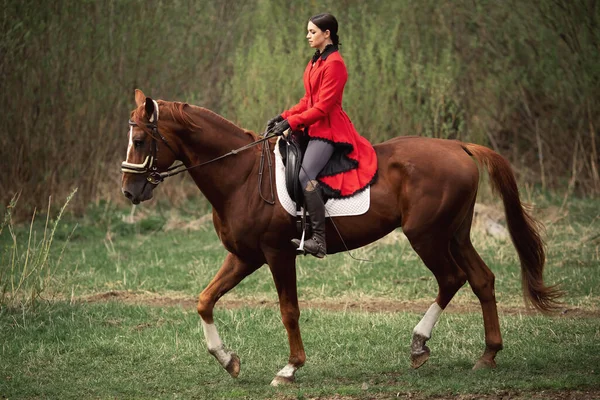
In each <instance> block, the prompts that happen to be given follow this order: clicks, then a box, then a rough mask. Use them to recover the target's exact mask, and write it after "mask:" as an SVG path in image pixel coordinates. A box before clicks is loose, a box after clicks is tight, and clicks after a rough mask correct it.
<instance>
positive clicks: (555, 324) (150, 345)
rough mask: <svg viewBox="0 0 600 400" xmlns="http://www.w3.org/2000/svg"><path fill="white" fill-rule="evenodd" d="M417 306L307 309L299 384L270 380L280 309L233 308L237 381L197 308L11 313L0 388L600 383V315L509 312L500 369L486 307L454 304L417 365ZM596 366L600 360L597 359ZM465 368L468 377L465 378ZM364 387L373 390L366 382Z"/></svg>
mask: <svg viewBox="0 0 600 400" xmlns="http://www.w3.org/2000/svg"><path fill="white" fill-rule="evenodd" d="M418 319H419V316H418V315H416V314H414V313H395V314H388V313H375V314H373V313H334V312H324V311H319V310H307V311H304V312H303V314H302V317H301V324H302V328H303V332H304V341H305V346H306V348H307V352H308V363H307V365H306V366H305V368H303V369H301V370H300V372H299V373H298V384H297V385H295V386H292V387H290V388H283V389H274V388H270V387H269V386H268V383H269V381H270V379H271V378H272V377H273V376H274V374H275V372H276V371H277V370H278V369H279V368H281V367H282V366H283V364H284V363H285V360H286V359H287V340H286V337H285V333H284V330H283V328H282V325H281V322H280V318H279V313H278V311H277V310H276V309H251V308H245V309H241V310H235V311H233V310H226V311H221V312H219V313H218V320H217V323H218V324H219V327H220V329H221V333H222V337H223V339H224V341H225V343H226V344H227V345H228V346H231V347H232V348H233V349H235V350H236V351H237V352H238V354H239V355H240V356H241V358H242V374H241V375H240V377H239V378H238V379H237V380H232V379H231V378H230V377H229V376H228V375H227V373H226V372H225V371H224V370H222V368H221V367H220V366H219V365H218V364H217V363H216V361H215V360H214V359H213V358H212V357H210V356H209V355H208V353H207V352H206V346H205V344H204V341H203V335H202V332H201V327H200V324H199V319H198V317H197V315H196V313H195V311H194V310H185V309H181V308H176V307H171V308H165V309H160V308H153V307H145V306H132V305H124V304H121V303H118V302H110V303H108V304H88V305H81V304H78V305H68V304H64V303H62V304H56V305H53V306H50V307H49V308H47V309H46V310H45V312H43V313H37V314H22V313H14V314H13V313H5V314H4V315H3V320H4V321H5V322H7V323H4V324H2V328H1V334H2V337H4V338H5V339H6V341H5V343H4V345H3V346H2V359H3V360H4V362H3V363H2V367H0V374H1V375H0V376H1V377H2V378H1V379H0V394H2V395H4V396H6V397H8V398H34V397H49V398H76V397H82V396H83V397H84V398H90V397H93V398H97V397H99V398H105V397H119V398H173V397H183V398H202V399H218V398H223V399H226V398H267V397H276V396H277V395H278V394H279V395H281V394H283V395H284V396H289V397H292V398H301V396H305V397H307V398H311V397H315V396H332V395H334V394H336V393H337V394H344V395H349V396H358V397H364V396H367V395H371V396H372V395H374V394H376V393H387V394H392V393H397V392H401V393H420V394H424V395H433V394H436V395H451V394H456V393H465V392H466V393H490V392H491V393H494V392H499V391H505V390H525V391H539V390H556V389H569V388H579V389H585V388H594V387H598V384H600V369H599V368H598V366H600V345H599V341H598V339H599V337H600V332H599V328H598V323H597V322H598V321H597V319H587V318H577V319H573V318H543V317H523V316H508V315H505V316H503V318H502V329H503V331H504V332H505V341H506V343H507V344H508V345H507V347H506V349H505V350H504V351H503V352H501V353H500V355H499V356H498V362H499V365H500V366H499V368H497V369H496V370H493V371H477V372H472V371H471V370H470V369H471V367H472V364H473V361H474V360H476V358H477V357H478V356H479V355H480V352H481V350H482V337H481V330H482V328H481V317H480V315H478V314H447V315H445V316H444V317H443V318H442V320H441V321H440V323H439V324H438V326H437V328H436V331H435V338H434V339H432V341H431V345H432V357H431V359H430V361H429V362H428V364H426V366H424V367H423V368H422V369H420V370H416V371H414V370H411V369H410V367H409V366H408V354H409V348H408V345H409V343H410V334H411V329H412V327H413V326H414V324H415V323H416V322H417V321H418ZM594 366H595V367H594ZM457 377H460V378H459V379H457ZM365 387H366V389H365Z"/></svg>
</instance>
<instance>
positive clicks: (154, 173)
mask: <svg viewBox="0 0 600 400" xmlns="http://www.w3.org/2000/svg"><path fill="white" fill-rule="evenodd" d="M155 113H156V112H155ZM153 120H154V121H156V118H153ZM129 126H130V127H131V128H133V127H134V126H139V125H138V123H137V122H135V121H134V120H131V119H130V120H129ZM146 128H147V129H149V130H150V132H151V133H150V137H151V138H152V150H151V151H150V154H149V155H147V156H146V158H145V159H144V162H143V163H141V164H134V163H129V162H127V161H123V162H122V163H121V172H123V173H129V174H146V173H147V174H148V176H147V177H146V180H147V181H148V182H150V183H151V184H153V185H158V184H159V183H161V182H162V181H164V180H165V178H166V177H168V176H172V175H176V174H178V173H179V172H183V171H184V170H181V171H179V172H178V170H179V169H180V168H182V167H183V164H177V165H173V166H171V167H169V168H167V169H166V170H165V171H164V172H159V171H158V167H157V166H156V163H157V161H158V144H157V142H158V140H157V139H156V137H157V136H158V137H159V138H160V140H162V142H163V143H164V144H165V146H167V148H168V149H169V150H170V151H171V153H173V154H174V155H175V154H176V153H175V151H174V150H173V149H172V148H171V146H169V143H168V142H167V139H165V137H164V136H163V135H162V134H161V133H160V132H159V131H158V126H157V125H156V123H155V122H150V123H149V124H146Z"/></svg>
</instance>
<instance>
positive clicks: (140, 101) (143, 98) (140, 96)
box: [135, 89, 146, 107]
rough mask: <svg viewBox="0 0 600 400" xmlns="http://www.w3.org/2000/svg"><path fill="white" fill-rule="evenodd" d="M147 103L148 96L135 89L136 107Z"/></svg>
mask: <svg viewBox="0 0 600 400" xmlns="http://www.w3.org/2000/svg"><path fill="white" fill-rule="evenodd" d="M144 101H146V95H145V94H144V92H142V91H141V90H140V89H135V105H136V106H138V107H139V106H141V105H142V104H144Z"/></svg>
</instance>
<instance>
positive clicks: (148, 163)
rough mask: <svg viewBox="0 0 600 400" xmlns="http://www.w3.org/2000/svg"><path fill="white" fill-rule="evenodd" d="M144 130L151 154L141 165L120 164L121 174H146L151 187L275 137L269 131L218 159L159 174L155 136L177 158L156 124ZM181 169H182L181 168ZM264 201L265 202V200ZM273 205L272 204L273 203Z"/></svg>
mask: <svg viewBox="0 0 600 400" xmlns="http://www.w3.org/2000/svg"><path fill="white" fill-rule="evenodd" d="M153 119H154V120H157V119H158V118H153ZM129 126H130V127H134V126H139V125H138V123H137V122H135V121H133V120H131V119H130V120H129ZM146 128H148V129H150V130H151V132H152V133H149V135H150V137H151V138H152V153H151V154H150V155H148V156H146V159H145V160H144V162H143V163H141V164H132V163H128V162H127V161H123V162H122V163H121V172H123V173H131V174H145V173H148V176H147V177H146V180H147V181H148V182H150V183H151V184H153V185H158V184H159V183H161V182H162V181H164V180H165V179H166V178H168V177H170V176H175V175H178V174H180V173H182V172H186V171H189V170H191V169H194V168H199V167H203V166H205V165H207V164H210V163H213V162H215V161H218V160H221V159H223V158H225V157H229V156H233V155H236V154H238V153H239V152H241V151H244V150H247V149H249V148H251V147H254V146H256V145H257V144H260V143H263V142H265V141H267V140H269V139H271V138H273V137H276V136H277V135H268V134H269V131H267V132H265V133H263V134H262V135H261V136H263V135H267V136H265V137H263V138H262V139H259V140H257V141H254V142H252V143H249V144H247V145H245V146H242V147H240V148H238V149H234V150H231V151H230V152H229V153H226V154H223V155H221V156H219V157H216V158H213V159H212V160H208V161H205V162H203V163H200V164H196V165H192V166H191V167H185V166H184V165H183V164H177V165H173V166H171V167H169V168H167V169H166V170H165V171H163V172H159V171H158V168H157V167H156V162H157V161H158V145H157V141H158V139H157V138H156V136H158V137H160V139H161V140H162V142H163V143H164V144H165V146H167V148H168V149H169V150H170V151H171V153H173V155H175V156H177V154H176V153H175V151H174V150H173V149H172V148H171V146H169V143H168V142H167V139H165V137H164V136H163V135H162V134H161V133H160V132H159V131H158V126H157V124H156V123H154V122H151V123H149V124H146ZM264 156H265V152H264V151H263V154H262V157H264ZM263 165H264V163H263V160H262V159H261V166H263ZM182 167H183V168H182ZM269 167H271V160H270V158H269ZM260 178H261V180H260V181H259V185H260V182H262V171H261V172H260ZM261 197H262V193H261ZM263 199H264V198H263ZM265 201H267V200H266V199H265ZM267 202H268V203H271V202H270V201H267ZM273 204H274V203H273Z"/></svg>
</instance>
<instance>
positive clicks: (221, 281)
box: [122, 90, 560, 385]
mask: <svg viewBox="0 0 600 400" xmlns="http://www.w3.org/2000/svg"><path fill="white" fill-rule="evenodd" d="M135 101H136V104H137V108H135V109H134V110H133V111H132V112H131V120H130V126H131V128H130V131H129V146H128V149H127V159H126V161H125V162H123V164H122V170H123V181H122V190H123V193H124V194H125V196H127V198H128V199H129V200H131V201H132V202H133V203H134V204H138V203H139V202H141V201H145V200H148V199H150V198H152V191H153V190H154V188H156V186H157V185H158V183H160V182H161V181H162V178H163V177H164V176H166V175H169V174H170V172H169V171H170V170H169V167H170V166H171V165H172V164H173V163H174V161H176V160H180V161H181V162H182V163H183V165H184V166H185V167H187V168H186V169H188V168H190V167H192V168H191V169H189V171H188V173H189V174H190V175H191V177H192V179H193V180H194V182H195V183H196V185H197V186H198V188H199V189H200V191H202V193H203V194H204V196H205V197H206V198H207V199H208V201H210V203H211V204H212V208H213V223H214V227H215V230H216V232H217V234H218V236H219V239H220V240H221V242H222V243H223V246H224V247H225V248H226V249H227V251H228V254H227V256H226V257H225V260H224V262H223V265H222V266H221V268H220V269H219V271H218V272H217V274H216V275H215V276H214V278H213V279H212V281H211V282H210V283H209V284H208V286H207V287H206V288H205V289H204V290H203V291H202V293H200V296H199V298H198V313H199V314H200V317H201V322H202V326H203V329H204V335H205V339H206V343H207V347H208V351H209V352H210V353H211V354H212V355H213V356H215V358H216V359H217V360H218V361H219V363H220V364H221V365H222V366H223V367H224V368H225V369H226V370H227V372H229V374H230V375H231V376H233V377H237V375H238V374H239V371H240V359H239V358H238V356H237V355H236V354H235V353H234V352H233V351H231V350H228V349H227V348H226V347H225V346H224V345H223V343H222V341H221V339H220V337H219V335H218V333H217V328H216V327H215V323H214V318H213V309H214V307H215V304H216V303H217V301H218V300H219V299H220V298H221V296H223V295H224V294H225V293H227V292H228V291H229V290H231V289H233V288H234V287H235V286H236V285H237V284H238V283H240V281H242V279H244V278H245V277H246V276H248V275H250V274H251V273H253V272H254V271H256V270H257V269H258V268H260V267H261V266H262V265H263V264H265V263H266V264H268V266H269V268H270V270H271V273H272V275H273V279H274V281H275V286H276V288H277V294H278V295H279V308H280V311H281V317H282V321H283V325H284V326H285V329H286V330H287V335H288V340H289V347H290V357H289V360H288V364H287V365H286V366H285V367H283V368H282V369H281V370H280V371H279V372H278V373H277V374H276V376H275V378H274V379H273V381H272V382H271V384H272V385H279V384H283V383H289V382H292V381H293V380H294V377H295V373H296V371H297V370H298V368H300V367H301V366H302V365H303V364H304V362H305V360H306V355H305V353H304V347H303V344H302V338H301V336H300V327H299V323H298V319H299V316H300V310H299V307H298V296H297V288H296V250H295V248H294V247H293V246H292V244H291V243H290V240H291V239H292V238H294V237H295V235H296V224H295V221H294V218H293V217H292V216H290V215H289V214H288V213H287V212H286V211H285V210H284V209H283V207H281V205H280V204H279V202H278V199H277V197H276V196H274V200H275V202H274V204H273V203H272V202H268V201H265V196H263V193H265V192H268V190H269V189H268V186H269V185H268V183H269V182H268V181H269V179H261V177H260V175H261V172H262V170H263V169H264V162H265V160H264V159H263V160H261V155H264V152H261V151H260V148H261V146H264V145H268V146H269V150H270V151H269V152H268V157H273V152H272V149H273V146H274V141H273V140H271V141H266V142H264V143H263V144H261V145H259V146H253V147H251V148H250V147H249V145H250V144H252V143H254V142H256V141H257V140H258V136H257V135H255V134H254V133H252V132H249V131H247V130H244V129H241V128H239V127H238V126H236V125H235V124H233V123H231V122H229V121H227V120H226V119H224V118H223V117H221V116H219V115H217V114H215V113H213V112H211V111H209V110H207V109H204V108H201V107H196V106H193V105H188V104H185V103H179V102H169V101H162V100H159V101H155V100H152V99H151V98H147V97H146V96H145V95H144V94H143V93H142V92H141V91H140V90H136V92H135ZM238 148H244V151H240V152H239V153H238V152H231V150H233V149H238ZM374 148H375V151H376V153H377V158H378V178H377V181H376V183H375V184H374V185H373V186H372V187H371V194H370V196H371V205H370V208H369V210H368V212H367V213H365V214H363V215H360V216H351V217H336V218H335V225H336V227H337V230H339V235H338V233H337V232H336V229H335V228H334V227H333V225H332V224H331V221H329V220H328V222H327V250H328V253H329V254H333V253H338V252H341V251H345V250H346V248H348V249H354V248H357V247H361V246H364V245H366V244H368V243H371V242H373V241H375V240H377V239H380V238H382V237H383V236H385V235H386V234H388V233H389V232H391V231H392V230H394V229H396V228H398V227H401V228H402V231H403V232H404V234H405V235H406V237H407V238H408V240H409V241H410V244H411V245H412V247H413V249H414V250H415V251H416V252H417V254H418V255H419V257H421V259H422V260H423V262H424V263H425V265H426V266H427V268H429V269H430V270H431V272H433V274H434V276H435V278H436V280H437V283H438V293H437V297H436V298H435V301H434V303H433V304H432V305H431V307H430V308H429V309H428V311H427V312H426V314H425V316H424V317H423V319H422V320H421V321H420V322H419V323H418V324H417V325H416V327H415V328H414V330H413V340H412V345H411V364H412V367H413V368H418V367H420V366H421V365H423V363H424V362H425V361H427V359H428V358H429V348H428V347H427V346H426V345H425V343H426V341H427V340H429V339H430V338H431V332H432V330H433V327H434V325H435V324H436V322H437V320H438V318H439V316H440V314H441V312H442V310H444V308H445V307H446V306H447V305H448V303H449V302H450V300H451V299H452V297H453V296H454V294H455V293H456V292H457V291H458V289H459V288H461V287H462V286H463V285H464V284H465V283H466V282H467V281H468V282H469V285H470V286H471V289H472V290H473V292H474V293H475V295H476V296H477V298H478V299H479V301H480V303H481V309H482V312H483V323H484V327H485V351H484V352H483V355H482V356H481V357H480V358H479V360H478V361H477V362H476V364H475V367H474V368H481V367H494V366H495V361H494V358H495V356H496V353H497V352H498V351H499V350H501V349H502V338H501V335H500V325H499V321H498V312H497V308H496V299H495V295H494V274H493V273H492V272H491V271H490V269H489V268H488V267H487V266H486V264H485V263H484V261H483V260H482V259H481V257H480V256H479V254H477V251H475V249H474V248H473V245H472V244H471V240H470V230H471V224H472V221H473V207H474V205H475V197H476V194H477V189H478V184H479V171H478V166H477V163H479V164H481V165H483V166H485V167H487V171H488V173H489V175H490V178H491V179H490V180H491V184H492V185H493V188H494V189H495V191H496V192H498V193H499V194H500V196H501V197H502V200H503V202H504V209H505V213H506V220H507V224H508V230H509V232H510V235H511V238H512V241H513V243H514V245H515V247H516V250H517V253H518V255H519V259H520V264H521V273H522V282H523V289H524V290H523V291H524V296H525V299H526V300H528V301H529V302H530V303H531V304H532V305H533V306H534V307H536V308H537V309H539V310H541V311H552V310H554V309H555V308H556V306H557V304H558V303H557V298H558V297H559V295H560V292H559V291H558V290H557V289H556V288H555V287H547V286H545V285H544V282H543V276H542V275H543V268H544V262H545V254H544V248H543V244H542V241H541V240H540V236H539V234H538V231H537V228H536V226H537V225H536V223H535V221H534V220H533V219H532V218H531V217H530V216H529V215H528V214H527V212H526V211H525V210H524V209H523V207H522V205H521V201H520V199H519V192H518V189H517V185H516V182H515V178H514V175H513V173H512V171H511V167H510V165H509V164H508V162H507V161H506V160H505V159H504V158H503V157H502V156H500V155H499V154H497V153H495V152H494V151H492V150H490V149H488V148H486V147H483V146H479V145H476V144H471V143H461V142H459V141H452V140H441V139H430V138H422V137H398V138H394V139H391V140H388V141H386V142H384V143H381V144H377V145H375V146H374ZM228 153H231V154H228ZM224 155H231V156H224ZM213 161H214V162H213ZM267 161H269V160H267ZM475 161H476V162H477V163H476V162H475ZM270 162H271V163H273V160H272V159H271V160H270ZM194 167H197V168H194ZM161 173H162V175H161ZM268 173H272V171H268ZM271 178H272V179H273V180H274V177H271ZM267 197H268V195H267ZM341 238H343V240H342V239H341ZM344 242H345V244H344Z"/></svg>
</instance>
